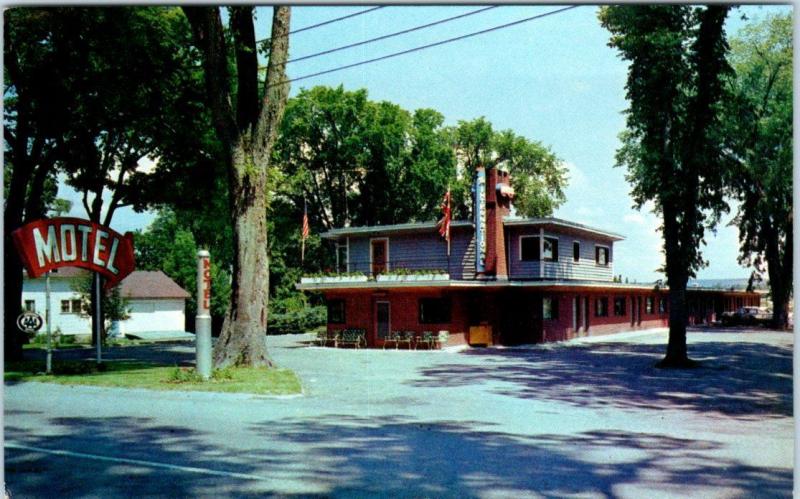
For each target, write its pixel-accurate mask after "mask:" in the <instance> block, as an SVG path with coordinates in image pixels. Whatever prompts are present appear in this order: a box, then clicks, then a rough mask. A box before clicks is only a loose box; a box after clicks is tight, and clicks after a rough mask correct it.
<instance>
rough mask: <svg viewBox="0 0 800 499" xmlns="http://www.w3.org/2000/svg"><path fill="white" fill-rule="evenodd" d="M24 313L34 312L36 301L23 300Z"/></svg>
mask: <svg viewBox="0 0 800 499" xmlns="http://www.w3.org/2000/svg"><path fill="white" fill-rule="evenodd" d="M25 311H26V312H36V301H34V300H25Z"/></svg>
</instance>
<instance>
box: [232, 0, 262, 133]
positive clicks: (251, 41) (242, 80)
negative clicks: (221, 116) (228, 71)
mask: <svg viewBox="0 0 800 499" xmlns="http://www.w3.org/2000/svg"><path fill="white" fill-rule="evenodd" d="M231 31H233V41H234V44H235V45H236V82H237V85H236V92H237V94H236V120H237V124H238V126H239V131H240V132H243V131H245V130H247V129H249V128H251V127H253V126H254V125H255V124H256V120H257V119H258V115H259V102H258V56H257V53H256V34H255V29H254V28H253V6H252V5H248V6H237V7H232V8H231Z"/></svg>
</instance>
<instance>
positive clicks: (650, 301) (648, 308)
mask: <svg viewBox="0 0 800 499" xmlns="http://www.w3.org/2000/svg"><path fill="white" fill-rule="evenodd" d="M654 301H655V298H653V297H652V296H648V297H647V298H645V300H644V311H645V313H647V314H652V313H653V310H654V308H655V307H654Z"/></svg>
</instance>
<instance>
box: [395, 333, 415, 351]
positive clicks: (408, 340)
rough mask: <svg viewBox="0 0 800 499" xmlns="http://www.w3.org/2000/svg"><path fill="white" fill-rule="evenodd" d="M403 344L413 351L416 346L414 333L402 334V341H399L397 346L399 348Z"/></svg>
mask: <svg viewBox="0 0 800 499" xmlns="http://www.w3.org/2000/svg"><path fill="white" fill-rule="evenodd" d="M401 343H402V344H405V345H408V349H409V350H411V347H412V346H413V344H414V331H403V332H402V333H401V334H400V339H398V340H397V346H398V347H399V346H400V344H401Z"/></svg>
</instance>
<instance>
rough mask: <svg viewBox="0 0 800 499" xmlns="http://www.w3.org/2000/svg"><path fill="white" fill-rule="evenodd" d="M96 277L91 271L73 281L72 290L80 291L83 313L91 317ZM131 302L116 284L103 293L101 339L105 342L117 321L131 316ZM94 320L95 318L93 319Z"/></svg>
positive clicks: (92, 314)
mask: <svg viewBox="0 0 800 499" xmlns="http://www.w3.org/2000/svg"><path fill="white" fill-rule="evenodd" d="M93 283H94V278H93V276H92V274H91V273H86V274H85V275H81V276H80V277H78V278H76V279H75V280H74V281H73V282H72V290H73V291H75V292H76V293H78V296H79V298H80V300H81V310H83V314H84V315H87V316H88V317H90V318H93V317H94V306H95V304H94V301H93V300H92V285H93ZM129 305H130V303H129V301H128V299H127V298H125V297H123V296H122V293H121V291H120V286H114V287H113V288H111V289H109V290H108V291H106V292H105V293H103V300H102V307H103V308H102V310H103V329H102V330H101V336H100V337H101V341H102V343H103V344H105V342H106V339H107V338H108V333H109V331H110V330H111V326H112V325H113V323H115V322H122V321H126V320H128V319H130V318H131V315H130V306H129ZM92 320H94V319H92Z"/></svg>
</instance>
